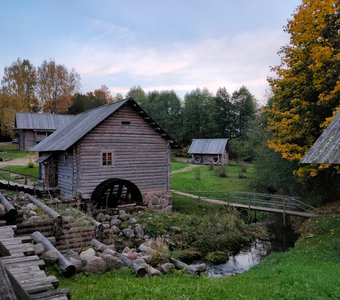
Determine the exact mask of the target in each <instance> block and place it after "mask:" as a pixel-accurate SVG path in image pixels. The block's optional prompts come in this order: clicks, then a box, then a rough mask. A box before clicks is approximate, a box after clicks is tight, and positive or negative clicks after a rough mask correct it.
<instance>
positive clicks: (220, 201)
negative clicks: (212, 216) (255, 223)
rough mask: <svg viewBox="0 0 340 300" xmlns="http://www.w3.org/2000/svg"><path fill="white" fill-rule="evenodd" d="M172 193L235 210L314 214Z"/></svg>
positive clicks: (300, 214)
mask: <svg viewBox="0 0 340 300" xmlns="http://www.w3.org/2000/svg"><path fill="white" fill-rule="evenodd" d="M171 192H172V193H174V194H177V195H180V196H184V197H188V198H192V199H198V200H201V201H204V202H209V203H215V204H222V205H227V206H231V207H235V208H241V209H251V210H256V211H263V212H269V213H279V214H285V215H287V216H288V215H291V216H299V217H304V218H311V217H315V216H316V214H314V213H311V212H306V211H297V210H288V209H281V208H272V207H265V206H257V205H248V204H241V203H234V202H231V201H225V200H220V199H213V198H208V197H201V196H197V195H193V194H189V193H185V192H181V191H177V190H171Z"/></svg>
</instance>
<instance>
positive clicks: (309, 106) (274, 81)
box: [268, 0, 340, 175]
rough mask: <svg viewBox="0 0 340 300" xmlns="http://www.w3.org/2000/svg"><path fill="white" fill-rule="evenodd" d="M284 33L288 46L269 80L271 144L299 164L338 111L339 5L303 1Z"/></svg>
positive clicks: (329, 0) (325, 0)
mask: <svg viewBox="0 0 340 300" xmlns="http://www.w3.org/2000/svg"><path fill="white" fill-rule="evenodd" d="M285 30H286V32H288V33H289V34H290V44H289V45H286V46H284V47H282V49H281V51H280V55H281V64H280V65H279V66H276V67H274V68H273V70H274V71H275V73H276V77H272V78H270V79H269V82H270V84H271V87H272V90H273V93H274V100H273V101H272V104H271V107H270V108H269V109H268V113H269V124H268V125H269V129H270V131H271V132H272V135H273V136H272V138H271V139H270V140H269V141H268V146H269V147H271V148H272V149H274V150H275V151H277V152H280V153H281V155H282V157H283V158H285V159H287V160H300V159H302V158H303V156H304V155H305V153H306V151H308V149H309V148H310V147H311V146H312V145H313V143H314V142H315V140H316V139H317V138H318V137H319V136H320V134H321V132H322V130H323V128H324V127H325V126H326V125H327V124H328V123H329V122H330V120H331V119H332V117H333V116H334V115H335V111H336V110H339V109H340V105H339V99H340V81H339V70H340V63H339V58H340V56H339V36H338V34H339V30H340V20H339V1H335V0H304V1H303V3H302V4H301V5H300V6H299V7H298V9H297V11H296V13H295V14H294V16H293V19H292V20H290V21H289V22H288V25H287V26H286V28H285ZM315 174H316V173H315V172H313V173H312V175H315Z"/></svg>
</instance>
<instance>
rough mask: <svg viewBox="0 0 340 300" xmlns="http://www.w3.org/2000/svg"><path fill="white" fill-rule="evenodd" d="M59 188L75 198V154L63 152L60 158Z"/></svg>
mask: <svg viewBox="0 0 340 300" xmlns="http://www.w3.org/2000/svg"><path fill="white" fill-rule="evenodd" d="M58 188H59V189H60V190H61V191H63V193H64V194H66V195H72V196H73V152H72V151H70V152H67V151H65V152H62V153H60V154H59V156H58Z"/></svg>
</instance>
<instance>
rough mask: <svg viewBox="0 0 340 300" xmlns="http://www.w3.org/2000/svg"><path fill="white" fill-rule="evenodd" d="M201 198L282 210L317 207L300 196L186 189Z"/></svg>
mask: <svg viewBox="0 0 340 300" xmlns="http://www.w3.org/2000/svg"><path fill="white" fill-rule="evenodd" d="M186 193H189V194H193V195H197V196H198V197H200V198H211V199H216V200H222V201H225V202H231V203H239V204H244V205H247V206H262V207H266V208H277V209H282V210H294V211H306V212H314V211H315V208H314V207H313V206H311V205H308V204H306V203H304V202H302V201H301V198H299V197H293V196H287V195H278V194H266V193H253V192H221V191H220V192H211V191H186Z"/></svg>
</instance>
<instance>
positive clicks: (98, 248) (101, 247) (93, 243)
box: [91, 239, 107, 252]
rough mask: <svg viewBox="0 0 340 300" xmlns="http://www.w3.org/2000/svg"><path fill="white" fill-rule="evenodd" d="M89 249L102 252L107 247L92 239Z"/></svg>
mask: <svg viewBox="0 0 340 300" xmlns="http://www.w3.org/2000/svg"><path fill="white" fill-rule="evenodd" d="M91 247H92V248H93V249H94V250H96V251H100V252H103V251H104V250H105V249H106V248H107V245H105V244H103V243H102V242H99V241H98V240H96V239H92V240H91Z"/></svg>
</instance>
